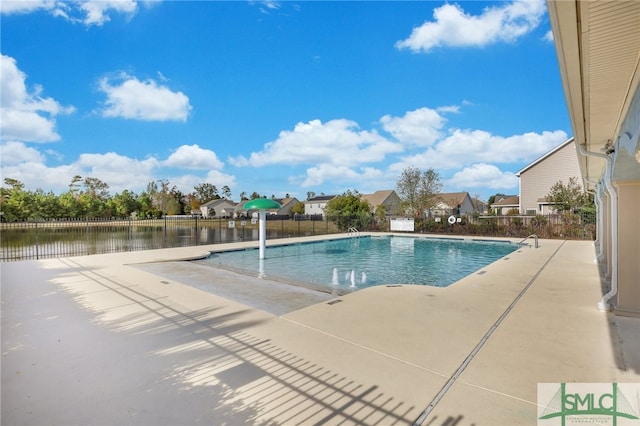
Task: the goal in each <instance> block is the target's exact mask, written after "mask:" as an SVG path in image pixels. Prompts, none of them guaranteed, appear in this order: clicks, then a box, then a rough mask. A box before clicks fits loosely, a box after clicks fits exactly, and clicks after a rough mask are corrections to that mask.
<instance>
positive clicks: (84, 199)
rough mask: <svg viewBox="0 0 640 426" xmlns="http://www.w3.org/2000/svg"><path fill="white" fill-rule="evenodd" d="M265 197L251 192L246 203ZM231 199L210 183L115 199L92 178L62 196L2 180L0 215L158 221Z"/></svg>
mask: <svg viewBox="0 0 640 426" xmlns="http://www.w3.org/2000/svg"><path fill="white" fill-rule="evenodd" d="M263 197H264V196H262V195H260V194H258V193H257V192H253V193H252V194H251V195H250V196H247V194H246V193H245V192H242V193H240V200H241V201H245V200H249V199H255V198H263ZM220 198H226V199H231V189H230V188H229V187H228V186H227V185H225V186H223V187H222V188H221V189H220V190H219V189H218V188H217V187H216V185H213V184H211V183H201V184H198V185H196V186H195V187H194V188H193V191H192V192H190V193H188V194H184V193H182V192H181V191H180V190H179V189H178V188H177V187H176V186H175V185H171V183H170V182H169V181H168V180H157V181H151V182H149V183H148V184H147V186H146V189H145V190H144V191H142V192H141V193H140V194H137V193H135V192H133V191H129V190H126V189H125V190H124V191H122V192H120V193H116V194H115V195H111V194H110V192H109V185H108V184H107V183H106V182H103V181H102V180H100V179H98V178H95V177H85V178H83V177H81V176H78V175H76V176H74V177H73V179H72V180H71V182H70V183H69V189H68V190H67V191H65V192H63V193H61V194H55V193H53V191H49V192H45V191H43V190H42V189H36V190H29V189H26V188H25V185H24V184H23V183H22V182H20V181H19V180H17V179H13V178H5V179H4V186H2V187H0V214H1V217H2V221H5V222H13V221H22V220H43V219H44V220H46V219H58V218H68V219H79V218H110V217H131V216H132V215H133V216H135V217H138V218H158V217H162V216H163V215H180V214H190V213H191V212H195V211H198V210H199V208H200V206H201V205H202V204H204V203H207V202H209V201H211V200H215V199H220Z"/></svg>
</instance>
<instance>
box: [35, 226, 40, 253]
mask: <svg viewBox="0 0 640 426" xmlns="http://www.w3.org/2000/svg"><path fill="white" fill-rule="evenodd" d="M39 256H40V241H39V240H38V221H37V220H36V260H38V259H40V257H39Z"/></svg>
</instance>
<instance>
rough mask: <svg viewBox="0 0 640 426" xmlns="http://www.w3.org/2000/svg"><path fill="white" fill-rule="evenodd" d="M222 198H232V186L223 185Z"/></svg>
mask: <svg viewBox="0 0 640 426" xmlns="http://www.w3.org/2000/svg"><path fill="white" fill-rule="evenodd" d="M222 198H224V199H225V200H230V199H231V188H229V187H228V186H227V185H225V186H223V187H222Z"/></svg>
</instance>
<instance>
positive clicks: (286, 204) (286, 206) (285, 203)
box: [269, 197, 300, 215]
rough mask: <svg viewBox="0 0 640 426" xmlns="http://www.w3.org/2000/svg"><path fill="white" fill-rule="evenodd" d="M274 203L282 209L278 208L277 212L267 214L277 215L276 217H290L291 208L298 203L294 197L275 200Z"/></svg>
mask: <svg viewBox="0 0 640 426" xmlns="http://www.w3.org/2000/svg"><path fill="white" fill-rule="evenodd" d="M276 201H277V202H278V203H280V205H281V206H282V207H280V208H279V209H278V210H277V211H275V210H274V211H269V213H271V214H277V215H290V214H291V209H292V208H293V206H295V205H296V204H298V203H299V202H300V201H298V199H297V198H295V197H288V198H276Z"/></svg>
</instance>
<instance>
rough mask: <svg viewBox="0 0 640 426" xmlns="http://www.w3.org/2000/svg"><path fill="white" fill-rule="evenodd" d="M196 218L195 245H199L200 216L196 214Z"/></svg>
mask: <svg viewBox="0 0 640 426" xmlns="http://www.w3.org/2000/svg"><path fill="white" fill-rule="evenodd" d="M194 218H195V219H196V225H195V227H196V229H195V233H194V238H195V239H196V243H195V245H196V246H197V245H199V242H198V240H199V238H198V216H194Z"/></svg>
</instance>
